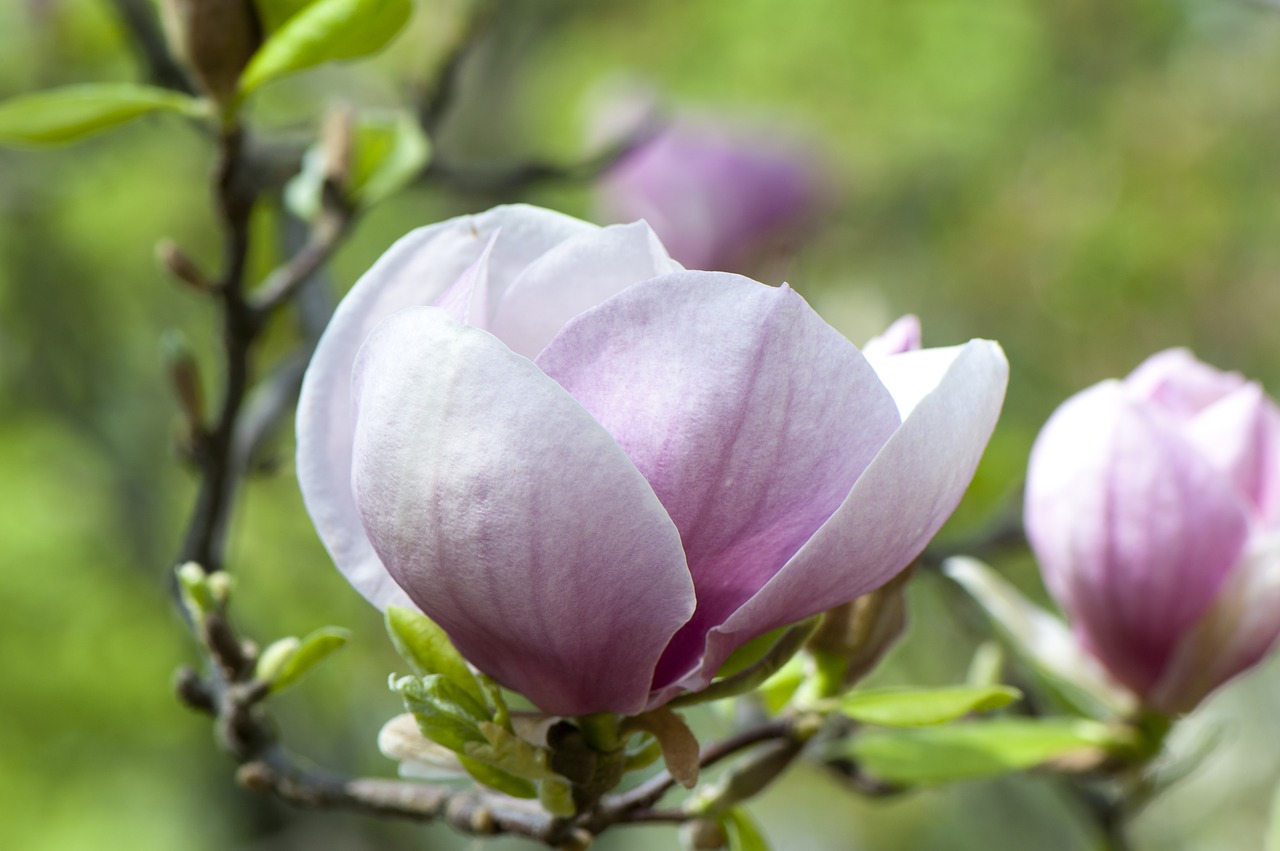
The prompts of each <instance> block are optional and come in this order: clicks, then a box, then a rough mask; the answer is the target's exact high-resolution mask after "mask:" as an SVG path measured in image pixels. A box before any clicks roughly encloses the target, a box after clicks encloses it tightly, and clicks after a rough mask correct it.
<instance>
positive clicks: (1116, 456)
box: [1026, 349, 1280, 712]
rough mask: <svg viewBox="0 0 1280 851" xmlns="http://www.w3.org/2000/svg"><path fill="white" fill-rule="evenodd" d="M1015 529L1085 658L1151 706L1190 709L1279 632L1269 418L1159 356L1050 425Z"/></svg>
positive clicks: (1182, 361) (1241, 393)
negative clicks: (1022, 526) (1022, 519)
mask: <svg viewBox="0 0 1280 851" xmlns="http://www.w3.org/2000/svg"><path fill="white" fill-rule="evenodd" d="M1026 526H1027V533H1028V537H1029V538H1030V540H1031V544H1032V546H1033V547H1034V549H1035V552H1036V555H1037V556H1038V558H1039V560H1040V564H1041V568H1042V570H1043V572H1044V577H1045V582H1046V583H1047V585H1048V586H1049V590H1050V591H1051V592H1052V593H1053V595H1054V596H1055V597H1056V598H1057V600H1058V601H1059V603H1061V605H1062V607H1063V608H1064V609H1065V610H1066V612H1067V614H1068V616H1069V618H1070V619H1071V621H1072V622H1073V625H1074V628H1075V632H1076V634H1077V636H1078V638H1079V640H1080V641H1081V642H1082V644H1083V645H1084V646H1085V647H1086V649H1088V650H1089V651H1090V652H1091V653H1093V655H1095V656H1096V657H1097V658H1098V660H1099V661H1101V662H1102V664H1103V665H1104V666H1105V667H1106V669H1107V670H1108V671H1109V672H1110V673H1111V675H1112V676H1114V677H1115V678H1116V679H1117V680H1118V681H1119V682H1121V683H1122V684H1123V685H1125V686H1126V687H1127V688H1129V689H1130V690H1132V691H1133V692H1134V693H1135V694H1136V695H1137V696H1138V697H1139V698H1140V699H1141V700H1142V701H1143V703H1144V704H1146V705H1147V706H1148V707H1150V708H1152V709H1156V710H1159V711H1165V712H1179V711H1186V710H1189V709H1191V708H1193V707H1194V706H1195V705H1196V704H1197V703H1199V702H1200V700H1202V699H1203V698H1204V697H1205V696H1206V695H1207V694H1208V693H1209V692H1210V691H1212V690H1213V689H1214V688H1216V687H1217V686H1219V685H1221V684H1222V683H1223V682H1225V681H1226V680H1228V679H1230V678H1231V677H1233V676H1235V675H1236V674H1238V673H1240V672H1241V671H1244V670H1245V669H1247V668H1249V667H1250V666H1252V665H1254V664H1256V663H1257V662H1258V661H1259V660H1260V659H1261V658H1262V657H1263V655H1264V654H1265V653H1266V652H1267V650H1268V649H1269V648H1270V647H1271V645H1272V644H1273V643H1274V641H1275V639H1276V636H1277V634H1280V409H1277V407H1276V405H1275V403H1274V402H1272V401H1271V400H1270V399H1269V398H1267V396H1266V395H1265V394H1264V393H1263V391H1262V388H1261V387H1259V386H1258V385H1257V384H1255V383H1253V382H1250V381H1246V380H1245V379H1244V378H1243V377H1241V376H1240V375H1238V374H1236V373H1225V372H1219V371H1218V370H1216V369H1214V368H1213V367H1210V366H1207V365H1205V364H1203V363H1201V362H1199V361H1198V360H1196V359H1195V358H1194V357H1193V356H1192V355H1191V354H1190V353H1189V352H1187V351H1186V350H1184V349H1173V350H1170V351H1166V352H1162V353H1160V354H1157V355H1155V356H1153V357H1151V358H1150V359H1148V360H1147V361H1146V362H1145V363H1143V364H1142V365H1141V366H1139V367H1138V369H1137V370H1135V371H1134V372H1133V374H1131V375H1130V376H1129V377H1128V378H1126V379H1124V380H1123V381H1104V382H1103V383H1101V384H1098V385H1096V386H1094V387H1091V388H1089V389H1088V390H1085V391H1083V392H1082V393H1079V394H1078V395H1076V396H1074V397H1072V398H1071V399H1069V400H1067V402H1066V403H1064V404H1063V405H1062V407H1061V408H1059V409H1058V411H1057V412H1056V413H1055V414H1054V415H1053V417H1052V418H1051V419H1050V420H1049V422H1048V424H1047V425H1046V426H1045V428H1044V431H1043V432H1041V434H1040V437H1039V439H1038V440H1037V441H1036V444H1035V448H1034V449H1033V450H1032V453H1031V463H1030V468H1029V470H1028V473H1027V503H1026Z"/></svg>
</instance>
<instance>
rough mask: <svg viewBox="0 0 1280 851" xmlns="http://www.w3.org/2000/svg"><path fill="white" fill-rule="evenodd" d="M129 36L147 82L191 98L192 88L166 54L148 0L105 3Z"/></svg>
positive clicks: (179, 66)
mask: <svg viewBox="0 0 1280 851" xmlns="http://www.w3.org/2000/svg"><path fill="white" fill-rule="evenodd" d="M108 2H109V4H110V5H111V8H112V9H113V10H114V11H115V14H116V17H117V18H119V19H120V23H121V25H122V26H123V27H124V28H125V30H126V31H127V32H128V34H129V41H130V43H131V44H132V46H133V49H134V51H135V52H136V53H137V54H138V58H139V60H141V62H142V65H143V66H144V67H145V68H146V74H147V79H148V80H149V81H150V82H152V83H154V84H155V85H157V86H161V87H162V88H166V89H173V90H174V91H177V92H183V93H184V94H188V95H193V94H195V93H196V90H195V87H193V86H192V85H191V81H190V80H188V79H187V75H186V72H185V71H183V70H182V66H181V65H179V64H178V62H177V60H175V59H174V58H173V54H171V53H170V52H169V45H168V43H167V42H166V41H165V37H164V31H163V30H162V29H161V28H160V22H159V21H157V20H156V15H155V8H154V7H153V6H152V5H151V4H150V3H148V2H147V0H108Z"/></svg>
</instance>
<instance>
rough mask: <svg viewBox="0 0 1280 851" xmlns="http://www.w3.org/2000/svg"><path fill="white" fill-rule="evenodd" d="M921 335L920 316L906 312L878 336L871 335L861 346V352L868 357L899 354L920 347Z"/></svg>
mask: <svg viewBox="0 0 1280 851" xmlns="http://www.w3.org/2000/svg"><path fill="white" fill-rule="evenodd" d="M921 339H922V335H921V332H920V317H918V316H915V315H914V314H911V313H908V314H907V315H906V316H903V317H900V318H899V319H897V320H896V321H895V322H894V323H893V324H892V325H890V326H889V327H888V328H886V329H884V333H883V334H881V335H879V336H878V337H872V338H871V339H870V340H868V341H867V344H866V345H865V346H863V347H862V354H863V355H865V356H866V357H869V358H878V357H888V356H890V355H900V354H902V353H903V352H914V351H916V350H917V349H919V348H920V345H921Z"/></svg>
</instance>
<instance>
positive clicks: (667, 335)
mask: <svg viewBox="0 0 1280 851" xmlns="http://www.w3.org/2000/svg"><path fill="white" fill-rule="evenodd" d="M1006 373H1007V365H1006V363H1005V360H1004V356H1003V354H1002V353H1001V351H1000V348H999V347H998V346H997V345H996V344H995V343H991V342H987V341H981V340H977V341H973V342H970V343H968V344H966V345H963V346H958V347H955V348H950V349H932V350H924V351H919V352H908V353H903V354H893V355H888V354H886V355H884V356H883V357H879V358H878V359H877V360H876V362H875V363H874V364H871V363H868V360H867V359H866V358H864V357H863V356H862V355H861V354H860V353H859V351H858V349H857V348H856V347H854V346H853V345H852V344H851V343H849V342H848V341H847V340H845V339H844V338H842V337H841V336H840V335H839V334H837V333H836V332H835V331H834V330H833V329H832V328H830V327H829V326H828V325H826V324H825V323H824V322H823V321H822V320H821V319H820V318H819V317H818V316H817V315H816V314H815V313H814V312H813V311H812V310H811V309H810V308H809V306H808V305H807V304H806V303H805V302H804V300H803V299H802V298H800V296H798V295H797V294H796V293H795V291H794V290H792V289H790V288H789V287H787V286H783V287H781V288H776V287H770V286H766V285H764V284H760V283H757V282H755V281H752V280H749V279H747V278H743V277H739V276H736V275H729V274H723V273H712V272H688V271H684V270H683V269H681V267H680V266H679V265H678V264H677V263H675V262H674V261H673V260H671V258H670V257H669V256H668V255H667V253H666V251H665V250H664V249H663V247H662V245H661V244H660V243H659V242H658V240H657V238H656V237H655V236H654V234H653V232H652V231H651V230H650V229H649V228H648V226H647V225H645V224H644V223H643V222H637V223H635V224H630V225H624V226H615V227H608V228H598V227H595V226H593V225H589V224H586V223H584V222H581V221H578V220H576V219H571V218H568V217H566V216H562V215H559V214H557V213H552V212H549V211H546V210H539V209H536V208H532V207H523V206H517V207H500V208H497V209H495V210H491V211H489V212H488V213H484V214H482V215H478V216H466V217H462V218H458V219H453V220H451V221H448V222H444V223H442V224H437V225H433V226H430V227H426V228H422V229H420V230H417V231H414V232H413V233H411V234H409V235H408V236H406V237H405V238H403V239H402V240H400V242H398V243H397V244H396V245H395V246H394V247H393V248H392V249H391V250H390V251H388V252H387V254H386V255H385V256H383V257H382V259H381V260H379V261H378V262H377V264H375V265H374V267H373V268H372V269H370V270H369V272H368V273H366V274H365V276H364V277H363V278H361V280H360V281H359V282H358V283H357V284H356V285H355V287H354V288H353V289H352V290H351V292H350V293H349V294H348V295H347V297H346V298H345V299H344V300H343V302H342V304H341V305H339V307H338V310H337V312H336V313H335V315H334V318H333V321H332V322H331V323H330V325H329V328H328V329H327V330H326V331H325V334H324V336H323V338H322V339H321V341H320V343H319V346H318V348H317V350H316V354H315V358H314V360H313V361H312V363H311V366H310V368H309V369H308V371H307V375H306V380H305V382H304V385H303V389H302V398H301V402H300V406H299V412H298V475H299V479H300V481H301V485H302V492H303V497H304V499H305V501H306V505H307V509H308V510H309V512H310V513H311V516H312V518H313V519H314V521H315V523H316V527H317V529H318V530H319V532H320V536H321V538H322V539H323V540H324V543H325V545H326V546H327V547H328V550H329V552H330V554H331V555H332V556H333V559H334V561H335V562H336V563H337V565H338V567H339V568H340V569H341V570H342V571H343V573H345V574H346V576H347V578H348V579H349V580H350V581H351V582H352V584H353V585H355V587H356V588H357V589H359V590H360V591H361V592H362V593H363V594H364V595H365V596H366V597H367V598H368V599H369V600H370V601H371V602H373V603H375V604H376V605H379V606H384V607H385V606H386V605H389V604H399V605H416V606H417V607H418V608H420V609H421V610H422V611H423V612H424V613H425V614H426V615H427V616H428V617H430V618H431V619H432V620H434V621H435V622H436V623H438V624H439V625H440V626H441V627H442V628H443V629H444V630H445V631H446V632H447V633H448V634H449V636H450V638H451V639H452V640H453V642H454V643H455V645H456V646H457V648H458V650H459V651H460V652H461V653H462V654H463V655H464V656H465V657H466V658H467V659H468V660H469V661H470V662H471V663H472V664H474V665H475V666H476V667H477V668H479V669H480V670H481V671H483V672H485V673H487V674H489V675H490V676H492V677H494V678H495V679H496V680H497V681H498V682H500V683H502V684H503V685H505V686H507V687H508V688H511V689H513V690H515V691H518V692H521V693H523V694H524V695H526V696H527V697H528V698H529V699H530V700H532V701H533V702H534V703H535V704H536V705H537V706H538V707H539V708H541V709H542V710H543V711H545V712H547V713H548V714H553V715H581V714H586V713H591V712H599V711H614V712H621V713H628V714H630V713H635V712H639V711H642V710H644V709H645V708H646V707H652V706H656V705H659V704H660V703H662V702H664V701H666V700H669V699H670V698H671V697H672V696H674V695H675V694H678V693H680V692H681V691H685V690H689V689H696V688H700V687H702V686H703V685H705V684H706V683H707V682H709V681H710V680H711V678H712V676H713V675H714V674H715V672H716V670H717V669H718V668H719V666H720V665H721V663H723V662H724V660H725V659H726V658H727V657H728V655H729V654H730V653H731V652H732V651H733V650H734V649H735V648H737V647H739V646H740V645H742V644H743V643H745V642H746V641H748V640H750V639H751V638H754V637H756V636H759V635H761V634H763V633H765V632H767V631H769V630H772V629H774V628H776V627H780V626H783V625H786V624H790V623H793V622H795V621H798V620H801V619H804V618H806V617H809V616H810V615H813V614H816V613H818V612H822V611H825V610H827V609H830V608H832V607H834V606H836V605H839V604H841V603H844V602H846V601H848V600H851V599H853V598H854V597H857V596H859V595H861V594H864V593H866V592H868V591H871V590H873V589H875V588H876V587H878V586H879V585H881V584H883V583H884V582H886V581H888V580H889V579H890V578H891V577H893V576H894V575H895V574H896V573H897V572H898V571H900V570H901V569H902V568H903V567H905V566H906V565H907V564H908V563H909V562H910V561H911V560H912V559H913V558H914V557H915V556H916V555H917V554H918V553H919V552H920V550H921V549H922V548H923V547H924V545H925V543H926V542H927V541H928V540H929V539H930V538H931V537H932V535H933V534H934V533H935V532H936V531H937V529H938V527H939V526H941V524H942V523H943V521H944V520H945V519H946V517H947V516H948V515H949V514H950V513H951V511H952V509H953V508H954V507H955V505H956V503H957V502H958V501H959V499H960V497H961V495H962V494H963V492H964V490H965V487H966V485H967V484H968V482H969V479H970V478H971V476H972V474H973V471H974V467H975V466H976V464H977V462H978V458H979V456H980V455H981V453H982V449H983V447H984V446H985V444H986V442H987V439H988V437H989V436H990V433H991V430H992V428H993V427H994V424H995V420H996V417H997V415H998V412H999V408H1000V404H1001V400H1002V397H1003V393H1004V386H1005V379H1006Z"/></svg>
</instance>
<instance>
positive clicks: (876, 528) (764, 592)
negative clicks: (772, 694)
mask: <svg viewBox="0 0 1280 851" xmlns="http://www.w3.org/2000/svg"><path fill="white" fill-rule="evenodd" d="M890 362H891V363H892V364H893V365H894V369H893V371H892V372H890V371H888V370H887V369H886V370H884V371H882V372H881V373H880V378H881V380H883V381H884V383H885V386H886V387H887V388H888V389H889V391H890V392H891V393H893V394H894V397H895V401H897V403H898V406H899V410H900V411H903V412H904V414H905V419H904V420H903V423H902V425H901V427H899V428H898V430H897V431H896V432H894V434H893V436H892V437H890V438H889V440H888V442H887V443H885V445H884V447H883V448H881V450H880V452H879V453H878V454H877V455H876V457H875V459H874V460H873V461H872V462H871V464H870V466H868V467H867V469H866V470H865V471H864V472H863V473H862V475H861V476H860V477H859V478H858V481H857V483H856V484H855V485H854V486H853V489H852V490H851V491H850V492H849V494H848V496H846V497H845V499H844V502H843V503H842V504H841V505H840V507H839V508H838V509H837V510H836V512H835V514H833V515H832V516H831V518H830V519H829V520H827V522H826V523H824V524H823V526H822V528H820V529H819V530H818V532H817V533H816V534H815V535H814V536H813V537H812V538H811V539H810V540H809V542H808V543H806V544H805V545H804V547H803V548H801V550H800V551H799V552H798V553H796V554H795V556H794V557H792V559H791V560H790V561H789V562H788V563H787V564H786V565H785V566H784V567H783V568H782V570H780V571H779V572H778V574H777V575H776V576H774V577H773V579H771V580H770V581H769V583H768V584H767V585H765V586H764V588H762V589H761V590H760V592H759V593H757V594H756V595H755V596H754V597H752V598H751V599H750V600H749V601H747V603H746V604H745V605H743V606H742V608H740V609H739V610H738V611H737V612H735V613H734V614H733V615H732V616H731V617H730V618H729V619H728V620H727V621H725V623H724V624H723V625H721V626H720V627H718V628H717V629H714V630H712V631H711V633H710V635H709V636H708V641H707V655H706V657H705V659H704V660H703V664H702V668H701V670H700V672H698V673H697V675H696V676H695V677H693V678H692V679H691V680H689V681H688V682H687V683H686V684H685V685H686V687H699V686H700V685H702V684H705V683H706V682H708V681H710V679H711V677H712V676H713V675H714V674H715V671H716V670H717V669H718V668H719V667H720V664H721V663H722V662H723V661H724V660H725V659H727V658H728V656H729V654H730V653H731V652H733V650H734V649H735V648H737V647H738V646H739V645H741V644H742V643H743V642H745V641H747V640H749V639H751V638H753V637H754V636H756V635H760V634H761V633H764V632H767V631H768V630H771V629H774V628H776V627H778V626H782V625H783V624H787V623H793V622H795V621H797V620H800V619H802V618H806V617H808V616H810V615H813V614H817V613H818V612H821V611H825V610H826V609H830V608H832V607H834V606H837V605H839V604H841V603H844V602H847V601H849V600H852V599H853V598H855V597H858V596H860V595H862V594H865V593H867V592H869V591H873V590H875V589H876V588H878V587H879V586H881V585H883V584H884V583H885V582H887V581H888V580H889V579H891V578H892V577H893V576H894V575H896V574H897V573H898V572H899V571H900V570H902V569H903V568H904V567H906V566H907V565H908V564H909V563H910V562H911V561H912V559H914V558H915V557H916V556H917V555H919V554H920V551H921V550H923V549H924V547H925V545H926V544H927V543H928V542H929V540H930V539H931V538H932V537H933V536H934V535H935V534H936V533H937V531H938V529H940V528H941V527H942V524H943V523H944V522H946V519H947V518H948V517H949V516H950V515H951V512H952V511H954V510H955V507H956V505H957V504H958V503H959V502H960V499H961V497H962V496H964V492H965V490H966V488H967V487H968V485H969V481H970V480H971V479H972V478H973V474H974V471H975V470H976V469H977V466H978V460H979V459H980V458H981V457H982V452H983V449H985V448H986V445H987V441H988V440H989V439H990V437H991V432H992V430H993V429H994V428H995V424H996V419H997V418H998V417H999V415H1000V407H1001V404H1002V402H1003V400H1004V390H1005V384H1006V383H1007V381H1008V374H1009V366H1008V363H1007V362H1006V361H1005V358H1004V353H1003V352H1002V351H1001V350H1000V347H999V346H998V345H997V344H996V343H993V342H990V341H988V340H972V341H970V342H969V343H967V344H965V345H963V346H957V347H953V348H949V349H924V350H921V351H919V352H907V353H904V354H900V355H896V356H894V357H892V358H888V359H886V361H885V363H890ZM877 366H878V367H880V366H881V365H880V364H877ZM926 387H927V388H928V390H927V392H922V390H923V389H924V388H926ZM844 413H845V414H846V415H847V416H854V415H856V412H853V411H846V412H844Z"/></svg>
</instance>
